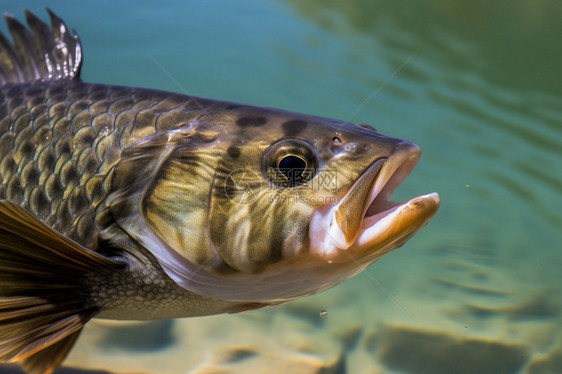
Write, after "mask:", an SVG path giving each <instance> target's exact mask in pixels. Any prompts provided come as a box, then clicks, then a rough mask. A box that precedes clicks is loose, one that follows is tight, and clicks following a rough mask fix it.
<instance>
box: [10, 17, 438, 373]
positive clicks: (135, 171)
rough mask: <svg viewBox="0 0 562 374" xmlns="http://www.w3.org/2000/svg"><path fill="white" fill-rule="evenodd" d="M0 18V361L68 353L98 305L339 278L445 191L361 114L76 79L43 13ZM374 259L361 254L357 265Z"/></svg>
mask: <svg viewBox="0 0 562 374" xmlns="http://www.w3.org/2000/svg"><path fill="white" fill-rule="evenodd" d="M49 14H50V17H51V24H52V28H49V27H48V26H47V25H45V24H44V23H43V22H42V21H40V20H39V19H38V18H37V17H35V16H33V15H32V14H31V13H29V12H26V17H27V22H28V24H29V28H30V30H31V31H28V30H27V29H26V28H25V27H24V26H23V25H22V24H21V23H19V22H18V21H17V20H16V19H15V18H13V17H12V16H6V19H7V22H8V27H9V29H10V33H11V35H12V40H13V43H12V42H10V41H9V40H8V39H7V38H6V37H5V36H4V35H2V34H0V361H20V362H22V363H23V365H24V367H25V368H26V370H28V371H29V372H30V373H32V374H43V373H50V372H52V370H54V369H55V368H56V367H58V366H59V365H60V364H61V362H62V360H63V359H64V357H65V356H66V354H67V353H68V351H69V350H70V348H71V347H72V345H73V344H74V342H75V340H76V338H77V336H78V334H79V332H80V329H81V328H82V327H83V325H84V324H85V323H86V322H87V321H88V320H89V319H90V318H93V317H94V316H95V317H99V318H115V319H155V318H175V317H193V316H202V315H210V314H217V313H226V312H231V313H235V312H240V311H244V310H250V309H255V308H260V307H263V306H268V305H276V304H280V303H283V302H287V301H290V300H293V299H296V298H298V297H301V296H306V295H311V294H314V293H317V292H320V291H322V290H325V289H327V288H330V287H333V286H335V285H337V284H339V283H341V282H343V281H345V280H346V279H349V278H350V277H352V276H354V275H355V274H357V273H359V272H360V271H362V270H363V269H364V268H365V266H367V265H369V264H370V263H372V262H374V261H376V260H377V259H378V258H380V257H381V256H382V255H384V254H385V253H388V252H389V251H391V250H393V249H395V248H397V247H399V246H401V245H402V244H404V242H406V241H407V240H408V239H409V238H410V237H411V236H412V235H414V233H415V232H417V231H418V230H419V229H421V228H422V227H424V226H425V225H426V224H427V222H429V220H430V219H431V217H432V216H433V215H434V214H435V212H436V211H437V209H438V207H439V197H438V195H437V194H435V193H433V194H428V195H423V196H417V197H414V198H412V199H409V200H407V201H404V202H400V203H394V202H391V200H390V199H391V197H392V193H393V191H394V189H395V188H397V187H398V185H400V183H401V182H402V181H403V180H404V179H405V178H406V176H407V175H408V174H409V173H410V171H411V170H412V169H413V167H414V166H415V164H416V162H417V161H418V159H419V157H420V151H419V148H417V146H415V145H414V144H412V143H410V142H408V141H405V140H401V139H396V138H391V137H388V136H385V135H382V134H379V133H378V132H376V131H374V130H373V129H370V128H368V127H365V126H364V125H362V126H358V125H354V124H351V123H347V122H343V121H338V120H332V119H327V118H322V117H316V116H311V115H304V114H299V113H292V112H286V111H282V110H277V109H267V108H260V107H253V106H249V105H239V104H233V103H228V102H221V101H214V100H209V99H202V98H194V97H191V96H185V95H180V94H174V93H168V92H163V91H156V90H150V89H142V88H131V87H118V86H111V85H101V84H90V83H85V82H82V81H81V80H80V78H79V73H80V64H81V56H82V52H81V51H82V50H81V45H80V43H79V42H78V38H77V37H76V36H75V35H73V34H72V33H70V32H69V29H68V28H67V27H66V26H65V25H64V23H63V22H62V20H60V19H59V18H58V17H57V16H56V15H54V14H53V13H52V12H50V11H49ZM362 265H364V266H362Z"/></svg>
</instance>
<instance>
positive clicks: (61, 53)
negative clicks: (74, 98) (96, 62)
mask: <svg viewBox="0 0 562 374" xmlns="http://www.w3.org/2000/svg"><path fill="white" fill-rule="evenodd" d="M47 12H48V13H49V16H50V19H51V27H49V26H48V25H47V24H45V23H44V22H43V21H41V20H40V19H39V18H38V17H37V16H35V15H34V14H33V13H31V12H30V11H28V10H25V16H26V20H27V24H28V25H29V28H26V27H25V26H24V25H23V24H22V23H21V22H19V21H18V20H16V19H15V17H14V16H12V15H10V14H4V19H5V20H6V23H7V25H8V29H9V31H10V34H11V36H12V40H13V43H12V42H10V41H9V39H8V38H6V36H4V35H3V34H2V33H0V85H5V84H14V83H15V84H17V83H25V82H32V81H36V80H42V81H46V80H55V79H79V77H80V68H81V65H82V48H81V45H80V39H79V38H78V36H77V35H76V32H75V31H74V30H72V32H70V31H69V29H68V28H67V26H66V25H65V24H64V22H63V21H62V19H60V18H59V17H58V16H57V15H56V14H54V13H53V12H52V11H51V10H50V9H48V8H47Z"/></svg>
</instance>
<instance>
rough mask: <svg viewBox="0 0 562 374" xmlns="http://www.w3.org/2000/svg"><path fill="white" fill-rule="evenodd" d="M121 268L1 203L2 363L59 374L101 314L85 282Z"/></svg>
mask: <svg viewBox="0 0 562 374" xmlns="http://www.w3.org/2000/svg"><path fill="white" fill-rule="evenodd" d="M120 266H121V264H120V263H118V262H116V261H113V260H110V259H108V258H106V257H103V256H101V255H99V254H98V253H96V252H93V251H91V250H89V249H87V248H84V247H82V246H81V245H79V244H78V243H75V242H74V241H72V240H70V239H68V238H67V237H65V236H63V235H61V234H59V233H58V232H56V231H54V230H52V229H51V228H49V227H48V226H46V225H44V224H43V223H42V222H40V221H39V220H38V219H37V218H36V217H35V216H34V215H32V214H30V213H28V212H27V211H25V210H24V209H23V208H21V207H20V206H19V205H17V204H15V203H13V202H11V201H6V200H0V362H14V361H21V360H23V365H24V367H25V368H26V369H27V370H28V372H29V373H31V374H45V373H51V372H52V371H54V370H55V369H56V368H57V367H58V366H59V365H60V363H61V362H62V360H63V359H64V358H65V356H66V354H67V353H68V351H69V350H70V348H71V347H72V345H73V344H74V342H75V341H76V339H77V337H78V335H79V333H80V330H81V329H82V327H83V326H84V324H85V323H86V322H87V321H88V320H90V319H91V318H92V317H93V316H94V315H95V314H96V313H97V312H98V308H97V307H96V306H95V305H88V303H87V300H86V298H85V295H84V277H85V276H86V275H87V274H92V273H96V272H102V271H114V270H116V269H117V268H119V267H120Z"/></svg>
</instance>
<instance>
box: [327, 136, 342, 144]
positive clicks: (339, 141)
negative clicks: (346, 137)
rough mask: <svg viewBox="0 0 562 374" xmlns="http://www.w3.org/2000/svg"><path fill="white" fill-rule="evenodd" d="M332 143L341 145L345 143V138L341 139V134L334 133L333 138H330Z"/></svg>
mask: <svg viewBox="0 0 562 374" xmlns="http://www.w3.org/2000/svg"><path fill="white" fill-rule="evenodd" d="M330 141H331V143H332V145H335V146H340V145H342V144H343V140H342V139H341V137H340V136H339V135H334V136H332V139H330Z"/></svg>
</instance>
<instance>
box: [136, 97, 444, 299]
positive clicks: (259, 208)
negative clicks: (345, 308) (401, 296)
mask: <svg viewBox="0 0 562 374" xmlns="http://www.w3.org/2000/svg"><path fill="white" fill-rule="evenodd" d="M196 127H197V126H196ZM190 131H192V133H205V131H207V132H209V131H210V132H213V133H214V135H213V136H210V137H208V140H206V141H199V142H197V141H195V140H194V139H195V138H196V137H193V136H192V137H191V138H190V137H189V136H188V138H190V139H191V141H183V143H182V142H178V143H177V145H176V146H174V148H173V150H171V151H170V152H168V154H167V155H166V157H165V159H164V160H163V161H162V162H161V164H160V165H159V167H158V172H155V173H154V176H153V178H152V180H151V181H150V183H148V187H147V188H146V189H145V191H144V192H143V196H142V202H141V204H140V205H141V206H142V209H141V213H140V214H141V216H142V222H143V225H144V227H145V228H146V230H144V231H143V232H144V234H141V235H137V238H139V241H141V242H143V243H144V245H145V246H146V248H147V249H148V250H150V251H152V252H153V253H154V254H155V256H156V258H157V259H158V260H159V262H160V264H161V265H162V267H163V269H164V270H165V271H166V273H167V274H168V275H169V276H170V277H171V278H172V279H174V280H175V281H176V282H177V283H178V284H179V285H181V286H183V287H185V288H187V289H189V290H191V291H193V292H196V293H199V294H203V295H206V296H210V297H215V298H220V299H226V300H233V301H241V302H247V303H263V304H278V303H281V302H285V301H288V300H292V299H295V298H298V297H301V296H306V295H311V294H314V293H317V292H319V291H322V290H325V289H327V288H330V287H332V286H335V285H336V284H339V283H341V282H343V281H345V280H346V279H349V278H350V277H352V276H354V275H356V274H358V273H359V272H361V271H362V270H364V269H365V268H366V267H367V266H368V265H369V264H371V263H372V262H374V261H375V260H377V259H378V258H380V257H381V256H382V255H384V254H386V253H388V252H389V251H391V250H393V249H395V248H397V247H399V246H401V245H403V244H404V243H405V242H406V241H407V240H408V239H409V238H410V237H411V236H412V235H414V234H415V233H416V232H417V231H418V230H420V229H421V228H422V227H423V226H425V225H426V224H427V223H428V222H429V220H430V219H431V218H432V217H433V215H434V214H435V213H436V211H437V209H438V207H439V196H438V195H437V194H436V193H433V194H428V195H423V196H418V197H414V198H412V199H409V200H406V201H404V202H400V203H395V202H392V201H391V197H392V194H393V192H394V190H395V189H396V188H397V187H398V186H399V185H400V184H401V182H402V181H403V180H404V179H405V178H406V177H407V176H408V174H409V173H410V172H411V171H412V169H413V168H414V166H415V165H416V163H417V162H418V160H419V158H420V149H419V148H418V147H417V146H416V145H414V144H413V143H411V142H408V141H405V140H401V139H397V138H392V137H389V136H386V135H383V134H380V133H379V132H377V131H376V130H374V129H373V128H372V127H370V126H367V125H356V124H351V123H348V122H344V121H337V120H332V119H326V118H321V117H314V116H307V115H301V114H295V113H291V112H284V111H279V110H275V109H264V108H255V107H247V106H242V107H237V108H234V109H232V108H231V109H228V110H227V109H225V108H221V110H216V111H215V112H213V113H208V114H207V116H205V117H203V118H201V119H199V125H198V128H193V129H191V130H190Z"/></svg>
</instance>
